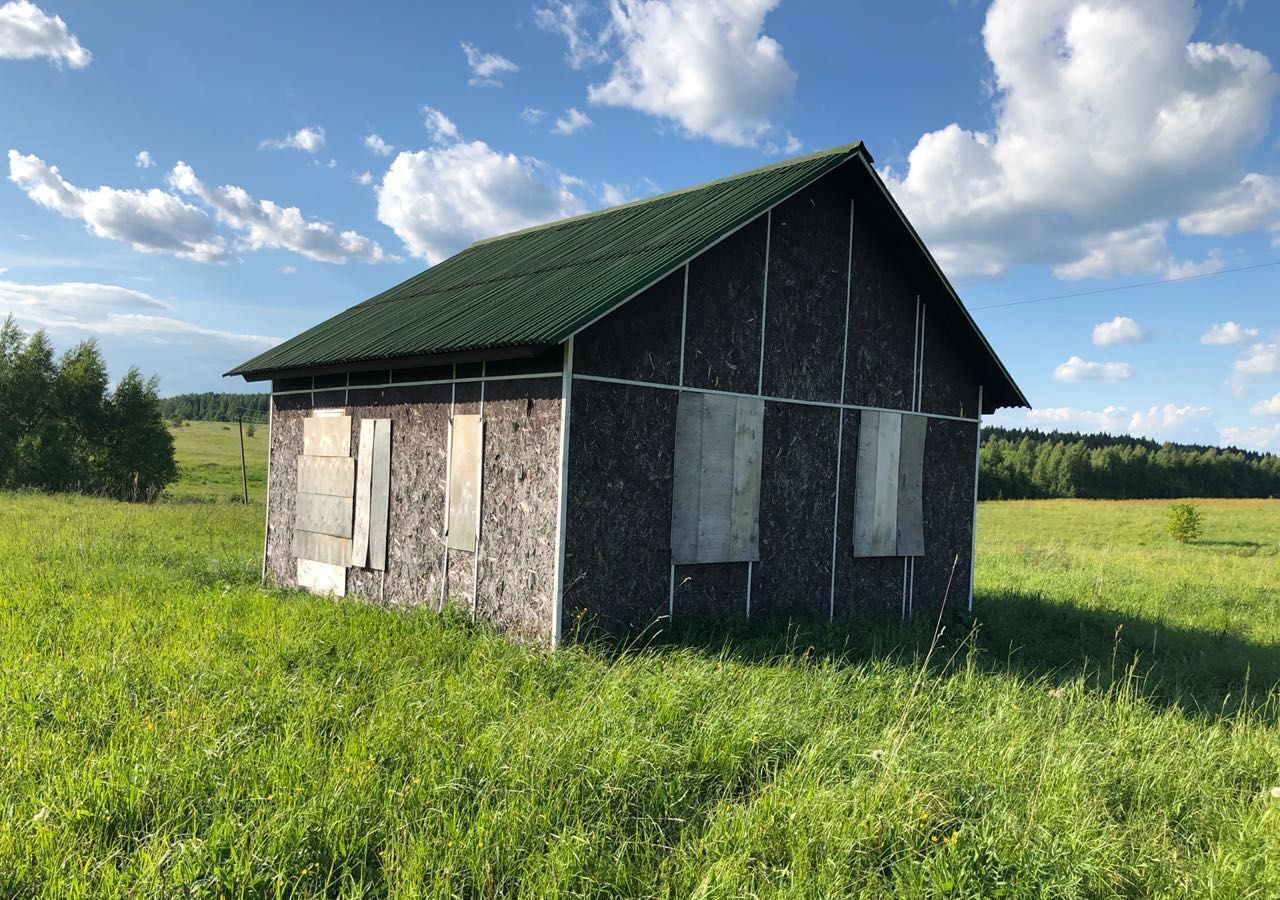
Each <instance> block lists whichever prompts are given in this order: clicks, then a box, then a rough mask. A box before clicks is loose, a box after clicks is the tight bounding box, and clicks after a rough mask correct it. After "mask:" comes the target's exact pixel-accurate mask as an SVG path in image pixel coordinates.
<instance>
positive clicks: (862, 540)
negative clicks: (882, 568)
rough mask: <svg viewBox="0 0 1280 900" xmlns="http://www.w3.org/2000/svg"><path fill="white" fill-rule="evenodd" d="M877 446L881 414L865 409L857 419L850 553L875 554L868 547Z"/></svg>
mask: <svg viewBox="0 0 1280 900" xmlns="http://www.w3.org/2000/svg"><path fill="white" fill-rule="evenodd" d="M879 447H880V413H879V412H878V411H877V410H874V409H864V410H863V411H862V415H861V416H860V417H859V420H858V462H857V468H856V469H855V471H854V488H853V555H854V556H874V555H875V554H874V553H872V547H871V532H872V526H873V525H874V524H875V508H876V468H877V463H878V457H877V450H878V449H879Z"/></svg>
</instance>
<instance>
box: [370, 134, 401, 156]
mask: <svg viewBox="0 0 1280 900" xmlns="http://www.w3.org/2000/svg"><path fill="white" fill-rule="evenodd" d="M364 145H365V146H366V147H368V148H369V149H370V150H372V151H373V152H374V153H376V154H377V155H378V156H390V155H391V154H392V153H395V152H396V147H395V144H388V143H387V142H386V141H384V140H383V139H382V138H381V137H379V136H378V135H376V134H366V135H365V136H364Z"/></svg>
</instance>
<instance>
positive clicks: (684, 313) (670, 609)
mask: <svg viewBox="0 0 1280 900" xmlns="http://www.w3.org/2000/svg"><path fill="white" fill-rule="evenodd" d="M688 325H689V263H685V264H684V297H683V299H682V300H681V303H680V372H679V377H678V378H677V380H676V385H677V386H678V387H684V341H685V335H686V334H687V333H688ZM670 568H671V572H670V574H669V577H668V578H667V620H668V621H670V620H672V619H674V618H675V615H676V560H675V554H674V553H673V554H672V555H671V562H670Z"/></svg>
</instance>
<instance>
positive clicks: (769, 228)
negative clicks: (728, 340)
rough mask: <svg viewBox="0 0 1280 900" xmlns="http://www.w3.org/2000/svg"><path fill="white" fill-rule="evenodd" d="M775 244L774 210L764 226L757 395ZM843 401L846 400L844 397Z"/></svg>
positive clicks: (760, 391)
mask: <svg viewBox="0 0 1280 900" xmlns="http://www.w3.org/2000/svg"><path fill="white" fill-rule="evenodd" d="M772 242H773V210H772V209H771V210H769V214H768V216H766V218H765V224H764V290H763V291H762V292H761V295H760V366H759V368H758V369H757V370H756V393H757V394H763V393H764V338H765V330H766V329H767V328H768V326H769V249H770V244H772ZM841 399H844V398H843V397H842V398H841Z"/></svg>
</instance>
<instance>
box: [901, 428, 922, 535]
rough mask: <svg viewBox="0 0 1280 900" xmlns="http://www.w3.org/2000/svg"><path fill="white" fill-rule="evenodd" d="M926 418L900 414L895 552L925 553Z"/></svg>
mask: <svg viewBox="0 0 1280 900" xmlns="http://www.w3.org/2000/svg"><path fill="white" fill-rule="evenodd" d="M928 424H929V420H928V419H927V418H925V417H924V416H912V415H904V416H903V417H902V443H901V451H900V452H899V455H898V555H899V556H924V440H925V432H926V430H927V428H928Z"/></svg>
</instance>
